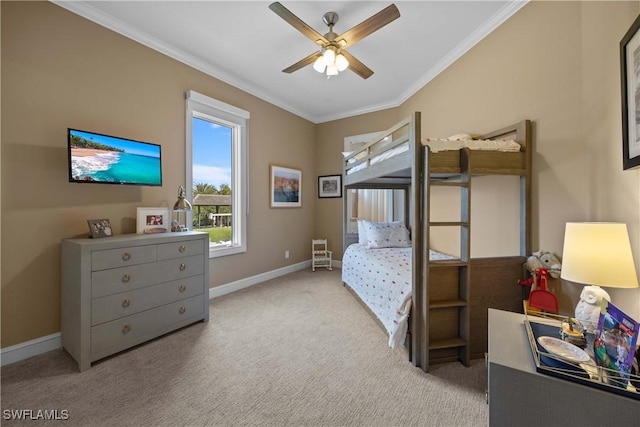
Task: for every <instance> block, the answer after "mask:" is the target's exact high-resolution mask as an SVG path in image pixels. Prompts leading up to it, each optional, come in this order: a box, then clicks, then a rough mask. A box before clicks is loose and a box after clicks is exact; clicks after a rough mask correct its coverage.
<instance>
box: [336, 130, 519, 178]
mask: <svg viewBox="0 0 640 427" xmlns="http://www.w3.org/2000/svg"><path fill="white" fill-rule="evenodd" d="M421 142H422V145H428V146H429V148H430V149H431V152H432V153H439V152H441V151H454V150H462V149H463V148H469V149H470V150H479V151H500V152H507V153H517V152H518V151H520V149H521V146H520V144H518V143H517V142H516V141H514V140H512V139H473V138H472V137H471V135H467V134H459V135H454V136H450V137H449V138H422V140H421ZM380 144H381V145H379V146H377V147H376V151H380V154H376V155H375V156H373V157H371V158H370V160H369V163H371V164H372V165H373V164H376V163H379V162H382V161H384V160H387V159H389V158H391V157H393V156H396V155H398V154H401V153H404V152H405V151H407V150H408V149H409V145H408V144H407V143H406V142H405V143H403V144H400V145H398V146H397V147H394V148H392V149H388V150H384V145H386V144H387V142H384V141H383V142H381V143H380ZM342 154H343V156H344V157H347V156H349V155H351V154H352V152H343V153H342ZM366 155H367V152H366V151H362V152H360V153H358V154H356V155H355V156H354V157H352V158H350V159H349V163H355V162H356V161H358V160H360V159H362V158H364V157H365V156H366ZM366 167H367V164H366V163H362V164H360V165H357V166H355V167H352V168H349V169H348V170H347V174H350V173H354V172H356V171H358V170H361V169H364V168H366Z"/></svg>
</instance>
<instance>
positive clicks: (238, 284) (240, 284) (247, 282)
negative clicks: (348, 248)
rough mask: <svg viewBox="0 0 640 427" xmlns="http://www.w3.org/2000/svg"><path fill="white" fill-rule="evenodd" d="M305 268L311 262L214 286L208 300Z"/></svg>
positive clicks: (308, 266)
mask: <svg viewBox="0 0 640 427" xmlns="http://www.w3.org/2000/svg"><path fill="white" fill-rule="evenodd" d="M305 268H311V260H309V261H304V262H300V263H298V264H293V265H288V266H286V267H282V268H279V269H277V270H271V271H267V272H266V273H262V274H257V275H255V276H251V277H247V278H246V279H240V280H236V281H235V282H231V283H227V284H224V285H220V286H216V287H214V288H210V289H209V299H213V298H217V297H221V296H222V295H227V294H230V293H232V292H235V291H239V290H240V289H244V288H248V287H249V286H253V285H257V284H258V283H262V282H266V281H267V280H271V279H275V278H276V277H280V276H284V275H285V274H289V273H293V272H294V271H299V270H304V269H305Z"/></svg>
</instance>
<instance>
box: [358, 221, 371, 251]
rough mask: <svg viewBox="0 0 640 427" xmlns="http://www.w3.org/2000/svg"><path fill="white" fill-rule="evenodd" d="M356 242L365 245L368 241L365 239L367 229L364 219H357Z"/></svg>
mask: <svg viewBox="0 0 640 427" xmlns="http://www.w3.org/2000/svg"><path fill="white" fill-rule="evenodd" d="M358 243H360V244H361V245H362V246H367V245H368V243H369V242H368V241H367V230H366V229H365V225H364V220H362V219H359V220H358Z"/></svg>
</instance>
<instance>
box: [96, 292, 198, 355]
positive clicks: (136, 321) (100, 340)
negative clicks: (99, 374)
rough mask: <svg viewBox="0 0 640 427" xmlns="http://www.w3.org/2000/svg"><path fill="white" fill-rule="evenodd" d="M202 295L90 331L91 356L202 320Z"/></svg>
mask: <svg viewBox="0 0 640 427" xmlns="http://www.w3.org/2000/svg"><path fill="white" fill-rule="evenodd" d="M203 313H204V295H198V296H195V297H192V298H189V299H185V300H182V301H178V302H174V303H171V304H167V305H163V306H161V307H157V308H154V309H152V310H147V311H143V312H140V313H137V314H133V315H131V316H127V317H123V318H121V319H118V320H113V321H111V322H107V323H103V324H101V325H98V326H94V327H92V328H91V353H92V354H99V353H101V352H104V351H105V350H108V349H110V348H112V347H116V348H120V347H123V346H127V345H128V344H129V343H133V342H134V341H136V340H138V341H139V340H140V338H146V337H148V336H150V335H153V332H154V331H157V330H162V329H166V328H167V327H168V326H171V325H172V324H178V323H179V322H181V321H183V320H188V319H190V318H193V317H197V316H202V315H203Z"/></svg>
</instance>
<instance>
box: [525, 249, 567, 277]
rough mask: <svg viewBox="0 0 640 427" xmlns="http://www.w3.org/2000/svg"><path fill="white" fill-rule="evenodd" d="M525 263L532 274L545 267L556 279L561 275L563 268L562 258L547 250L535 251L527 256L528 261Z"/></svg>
mask: <svg viewBox="0 0 640 427" xmlns="http://www.w3.org/2000/svg"><path fill="white" fill-rule="evenodd" d="M524 265H525V268H526V269H527V271H528V272H529V273H531V274H532V275H535V274H537V272H538V270H540V269H541V268H544V269H546V270H548V271H549V275H550V276H551V277H553V278H554V279H557V278H558V277H560V271H561V270H562V264H560V260H559V259H558V258H556V256H555V255H553V254H552V253H551V252H545V251H538V252H534V253H533V254H531V256H530V257H529V258H527V262H525V264H524Z"/></svg>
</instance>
